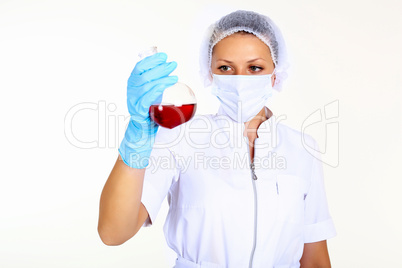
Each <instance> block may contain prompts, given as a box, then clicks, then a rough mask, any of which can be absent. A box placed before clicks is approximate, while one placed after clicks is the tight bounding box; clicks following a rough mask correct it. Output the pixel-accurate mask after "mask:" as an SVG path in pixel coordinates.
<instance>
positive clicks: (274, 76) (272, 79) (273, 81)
mask: <svg viewBox="0 0 402 268" xmlns="http://www.w3.org/2000/svg"><path fill="white" fill-rule="evenodd" d="M275 80H276V74H274V75H273V76H272V77H271V81H272V87H274V85H275Z"/></svg>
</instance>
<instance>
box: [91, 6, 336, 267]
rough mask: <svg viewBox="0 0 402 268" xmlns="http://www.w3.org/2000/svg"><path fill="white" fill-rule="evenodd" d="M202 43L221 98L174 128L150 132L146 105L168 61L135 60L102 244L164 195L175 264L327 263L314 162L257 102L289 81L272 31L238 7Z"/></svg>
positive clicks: (167, 79)
mask: <svg viewBox="0 0 402 268" xmlns="http://www.w3.org/2000/svg"><path fill="white" fill-rule="evenodd" d="M204 45H205V49H204V50H203V53H202V59H201V64H202V69H203V70H204V72H203V73H204V75H205V77H206V81H207V83H209V84H211V85H212V93H213V94H214V95H216V96H217V98H218V99H219V101H220V103H221V106H220V108H219V111H218V113H217V114H214V115H203V116H201V115H197V116H195V117H194V118H193V119H192V120H191V121H189V122H187V123H185V124H182V125H180V126H178V127H176V128H174V129H166V128H159V131H158V132H157V130H158V126H157V125H155V123H154V122H153V121H152V120H150V117H149V114H148V110H149V107H150V105H151V104H152V103H154V102H155V101H156V100H158V99H159V100H160V98H161V95H162V93H163V91H164V90H165V89H166V88H167V87H169V86H171V85H173V84H175V83H176V82H177V80H178V79H177V77H175V76H169V74H170V73H171V72H172V71H173V70H174V69H175V68H176V63H175V62H170V63H167V62H166V59H167V56H166V54H164V53H157V54H155V55H152V56H149V57H147V58H145V59H143V60H142V61H140V62H139V63H137V65H136V66H135V68H134V70H133V72H132V74H131V76H130V78H129V80H128V87H127V98H128V100H127V103H128V109H129V112H130V115H131V120H130V123H129V125H128V127H127V130H126V133H125V137H124V139H123V141H122V143H121V145H120V148H119V153H120V155H119V158H118V159H117V161H116V164H115V166H114V168H113V170H112V172H111V174H110V176H109V178H108V180H107V182H106V184H105V186H104V189H103V192H102V195H101V200H100V214H99V225H98V231H99V234H100V237H101V239H102V241H103V242H104V243H105V244H107V245H120V244H122V243H124V242H125V241H127V240H128V239H130V238H131V237H133V236H134V235H135V234H136V233H137V232H138V230H139V229H140V228H141V227H142V226H149V225H151V224H152V223H153V222H154V221H155V218H156V215H157V213H158V211H159V209H160V206H161V203H162V201H163V200H164V198H165V197H166V196H167V198H168V202H169V212H168V216H167V218H166V222H165V225H164V232H165V237H166V241H167V243H168V245H169V247H170V248H172V249H173V250H174V251H175V252H176V253H177V260H176V266H175V267H276V268H278V267H287V268H288V267H292V268H294V267H330V260H329V255H328V250H327V244H326V240H327V239H328V238H331V237H333V236H335V235H336V231H335V228H334V225H333V222H332V219H331V216H330V214H329V211H328V206H327V201H326V194H325V188H324V182H323V170H322V163H321V161H320V159H317V158H315V157H313V156H312V155H311V154H309V153H308V152H307V151H306V149H305V148H304V147H303V145H302V144H301V133H300V132H299V131H297V130H295V129H292V128H290V127H288V126H286V125H284V124H282V123H279V122H276V121H275V116H274V115H273V113H272V111H271V110H270V109H269V108H268V107H266V106H265V104H266V102H267V99H268V98H269V97H270V96H271V94H272V89H279V88H280V86H281V84H282V82H283V79H284V78H286V77H285V75H284V73H285V69H286V49H285V43H284V41H283V38H282V36H281V33H280V31H279V29H278V28H277V26H276V25H275V24H274V23H273V22H272V21H271V20H270V19H269V18H268V17H266V16H262V15H260V14H258V13H255V12H250V11H236V12H233V13H231V14H228V15H226V16H224V17H223V18H221V19H220V20H219V21H218V22H217V23H215V24H213V25H212V26H211V28H210V29H209V33H208V40H207V42H205V44H204ZM281 80H282V81H281ZM183 133H184V134H183ZM304 136H305V138H306V136H307V139H308V143H309V144H313V145H314V148H315V149H316V150H318V146H317V143H316V141H315V140H314V139H313V138H312V137H311V136H309V135H304Z"/></svg>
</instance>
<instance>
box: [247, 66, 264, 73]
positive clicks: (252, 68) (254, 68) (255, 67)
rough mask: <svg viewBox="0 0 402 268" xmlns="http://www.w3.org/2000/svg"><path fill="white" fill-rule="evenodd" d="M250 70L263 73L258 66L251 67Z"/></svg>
mask: <svg viewBox="0 0 402 268" xmlns="http://www.w3.org/2000/svg"><path fill="white" fill-rule="evenodd" d="M250 70H251V71H252V72H259V71H262V68H261V67H258V66H250Z"/></svg>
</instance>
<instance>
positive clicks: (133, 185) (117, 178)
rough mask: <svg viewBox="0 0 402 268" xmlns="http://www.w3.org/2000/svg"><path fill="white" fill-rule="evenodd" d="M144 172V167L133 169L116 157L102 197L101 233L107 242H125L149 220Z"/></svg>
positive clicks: (100, 208) (110, 243) (107, 243)
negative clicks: (145, 203) (145, 199)
mask: <svg viewBox="0 0 402 268" xmlns="http://www.w3.org/2000/svg"><path fill="white" fill-rule="evenodd" d="M144 173H145V168H144V169H136V168H131V167H129V166H127V165H126V164H125V163H124V162H123V161H122V159H121V156H120V155H119V157H118V158H117V161H116V163H115V165H114V167H113V170H112V172H111V173H110V175H109V178H108V180H107V181H106V184H105V186H104V188H103V191H102V195H101V198H100V206H99V222H98V233H99V235H100V237H101V239H102V241H103V243H105V244H106V245H109V246H114V245H121V244H123V243H124V242H126V241H127V240H129V239H130V238H131V237H133V236H134V235H135V234H136V233H137V232H138V230H139V229H140V228H141V226H142V225H143V223H144V222H145V220H146V219H147V217H148V212H147V210H146V209H145V207H144V205H143V204H142V203H141V195H142V185H143V182H144Z"/></svg>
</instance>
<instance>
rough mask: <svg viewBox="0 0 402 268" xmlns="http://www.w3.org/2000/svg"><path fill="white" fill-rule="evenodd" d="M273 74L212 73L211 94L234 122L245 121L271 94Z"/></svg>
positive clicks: (259, 108) (257, 110)
mask: <svg viewBox="0 0 402 268" xmlns="http://www.w3.org/2000/svg"><path fill="white" fill-rule="evenodd" d="M274 71H275V70H274ZM273 74H274V72H273V73H272V74H267V75H216V74H213V75H212V78H213V79H212V94H213V95H215V96H216V97H218V99H219V101H220V103H221V107H222V109H223V110H224V111H225V113H226V114H227V115H228V116H229V117H230V118H232V119H233V120H234V121H236V122H247V121H249V120H251V119H252V118H253V117H254V116H255V115H257V114H258V113H259V112H260V111H261V109H262V108H263V107H264V106H265V103H266V101H267V99H268V98H269V97H270V96H272V91H273V90H272V81H271V77H272V75H273Z"/></svg>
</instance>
